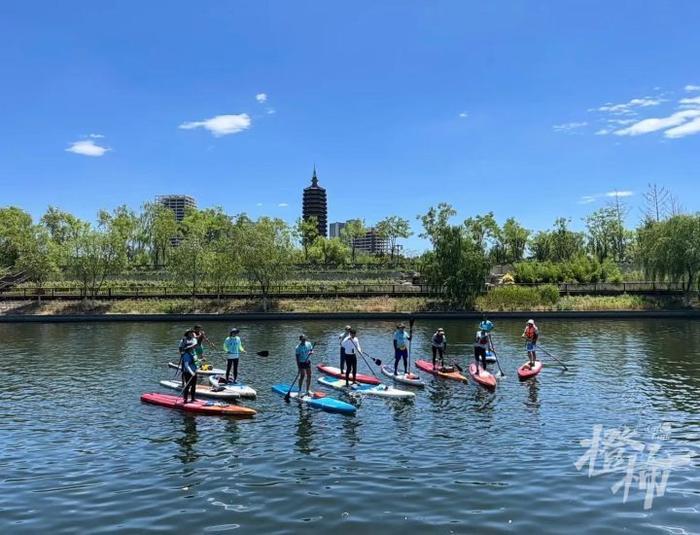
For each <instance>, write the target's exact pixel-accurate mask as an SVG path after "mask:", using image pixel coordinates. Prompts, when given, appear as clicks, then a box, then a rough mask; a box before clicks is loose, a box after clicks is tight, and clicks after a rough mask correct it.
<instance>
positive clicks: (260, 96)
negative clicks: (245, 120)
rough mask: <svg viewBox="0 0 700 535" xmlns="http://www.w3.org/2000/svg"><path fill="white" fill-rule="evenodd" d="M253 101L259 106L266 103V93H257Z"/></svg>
mask: <svg viewBox="0 0 700 535" xmlns="http://www.w3.org/2000/svg"><path fill="white" fill-rule="evenodd" d="M255 100H257V101H258V102H259V103H260V104H264V103H265V102H267V93H258V94H257V95H255Z"/></svg>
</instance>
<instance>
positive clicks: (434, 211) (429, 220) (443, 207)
mask: <svg viewBox="0 0 700 535" xmlns="http://www.w3.org/2000/svg"><path fill="white" fill-rule="evenodd" d="M455 215H457V211H456V210H455V209H454V208H452V205H450V204H447V203H444V202H442V203H440V204H438V205H437V207H434V206H431V207H430V209H429V210H428V212H427V213H425V214H424V215H422V216H421V215H419V216H416V217H417V219H419V220H420V221H421V223H422V224H423V232H421V233H420V234H418V236H419V237H420V238H425V239H429V240H430V241H431V243H432V244H433V246H435V241H436V240H437V238H438V236H440V232H441V231H442V230H444V229H445V228H446V227H448V226H449V222H450V218H451V217H453V216H455Z"/></svg>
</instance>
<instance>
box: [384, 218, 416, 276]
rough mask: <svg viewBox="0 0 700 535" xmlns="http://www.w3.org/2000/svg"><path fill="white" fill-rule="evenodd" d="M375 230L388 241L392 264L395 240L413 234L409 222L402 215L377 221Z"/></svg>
mask: <svg viewBox="0 0 700 535" xmlns="http://www.w3.org/2000/svg"><path fill="white" fill-rule="evenodd" d="M375 230H376V231H377V234H379V235H380V236H381V237H383V238H385V239H387V240H388V241H389V248H390V251H391V262H392V264H393V262H394V257H395V254H396V242H397V241H398V239H399V238H403V239H406V238H409V237H410V236H411V235H412V234H413V232H411V224H410V223H409V222H408V219H404V218H403V217H399V216H389V217H385V218H384V219H382V220H381V221H380V222H379V223H377V225H376V227H375Z"/></svg>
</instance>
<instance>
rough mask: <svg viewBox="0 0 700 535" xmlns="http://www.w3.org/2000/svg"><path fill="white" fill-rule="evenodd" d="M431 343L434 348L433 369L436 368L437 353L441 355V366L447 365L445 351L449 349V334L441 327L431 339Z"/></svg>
mask: <svg viewBox="0 0 700 535" xmlns="http://www.w3.org/2000/svg"><path fill="white" fill-rule="evenodd" d="M430 345H431V346H432V349H433V370H434V369H435V360H436V357H437V355H438V354H439V355H440V367H442V368H444V367H445V351H447V336H446V335H445V330H444V329H443V328H442V327H440V328H439V329H438V330H437V331H435V334H433V337H432V338H431V340H430Z"/></svg>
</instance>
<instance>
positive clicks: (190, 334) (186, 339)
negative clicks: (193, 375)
mask: <svg viewBox="0 0 700 535" xmlns="http://www.w3.org/2000/svg"><path fill="white" fill-rule="evenodd" d="M191 340H194V342H195V344H196V343H197V341H196V340H195V338H194V331H193V330H192V329H189V330H187V331H185V334H183V335H182V338H181V339H180V345H179V347H178V351H179V352H180V361H179V362H178V364H177V367H178V369H180V368H181V367H182V357H183V356H184V354H185V348H186V347H187V346H188V345H189V343H190V341H191ZM180 379H181V380H182V387H183V388H184V387H185V376H184V375H182V374H180Z"/></svg>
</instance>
